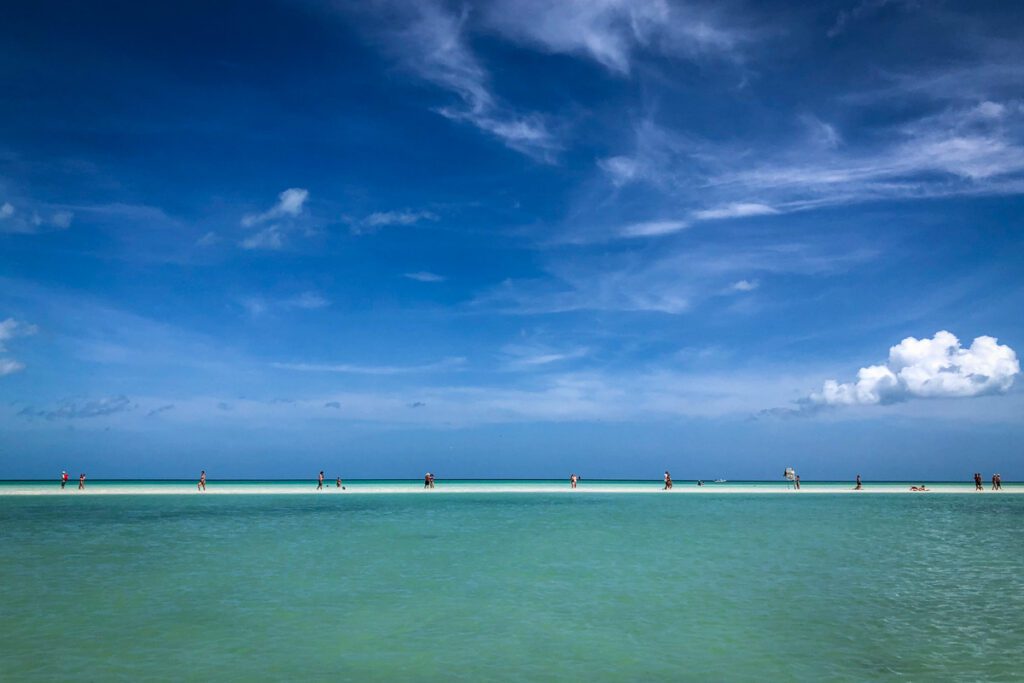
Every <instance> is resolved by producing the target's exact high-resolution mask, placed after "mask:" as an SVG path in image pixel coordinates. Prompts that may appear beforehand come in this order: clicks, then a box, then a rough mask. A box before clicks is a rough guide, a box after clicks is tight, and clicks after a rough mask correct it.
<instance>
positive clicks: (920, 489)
mask: <svg viewBox="0 0 1024 683" xmlns="http://www.w3.org/2000/svg"><path fill="white" fill-rule="evenodd" d="M910 490H911V491H927V490H928V487H927V486H925V485H924V484H921V485H920V486H911V487H910Z"/></svg>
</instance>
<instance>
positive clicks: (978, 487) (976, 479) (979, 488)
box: [974, 472, 985, 491]
mask: <svg viewBox="0 0 1024 683" xmlns="http://www.w3.org/2000/svg"><path fill="white" fill-rule="evenodd" d="M974 490H975V491H984V490H985V487H984V486H982V485H981V472H975V473H974Z"/></svg>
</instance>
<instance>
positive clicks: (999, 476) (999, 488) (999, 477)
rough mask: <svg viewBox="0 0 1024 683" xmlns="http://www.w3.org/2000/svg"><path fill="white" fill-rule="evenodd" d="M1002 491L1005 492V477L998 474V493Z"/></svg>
mask: <svg viewBox="0 0 1024 683" xmlns="http://www.w3.org/2000/svg"><path fill="white" fill-rule="evenodd" d="M1002 490H1003V475H1001V474H997V475H996V491H1002Z"/></svg>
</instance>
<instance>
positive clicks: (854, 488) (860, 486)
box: [853, 474, 864, 491]
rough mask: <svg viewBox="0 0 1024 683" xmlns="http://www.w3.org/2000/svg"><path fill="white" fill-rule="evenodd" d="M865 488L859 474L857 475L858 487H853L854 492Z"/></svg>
mask: <svg viewBox="0 0 1024 683" xmlns="http://www.w3.org/2000/svg"><path fill="white" fill-rule="evenodd" d="M863 488H864V485H863V484H862V483H860V475H859V474H858V475H857V485H856V486H854V487H853V490H854V491H860V490H861V489H863Z"/></svg>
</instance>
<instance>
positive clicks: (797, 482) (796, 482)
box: [793, 474, 800, 491]
mask: <svg viewBox="0 0 1024 683" xmlns="http://www.w3.org/2000/svg"><path fill="white" fill-rule="evenodd" d="M793 484H795V485H796V490H797V491H799V490H800V475H799V474H798V475H796V477H795V478H794V479H793Z"/></svg>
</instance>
